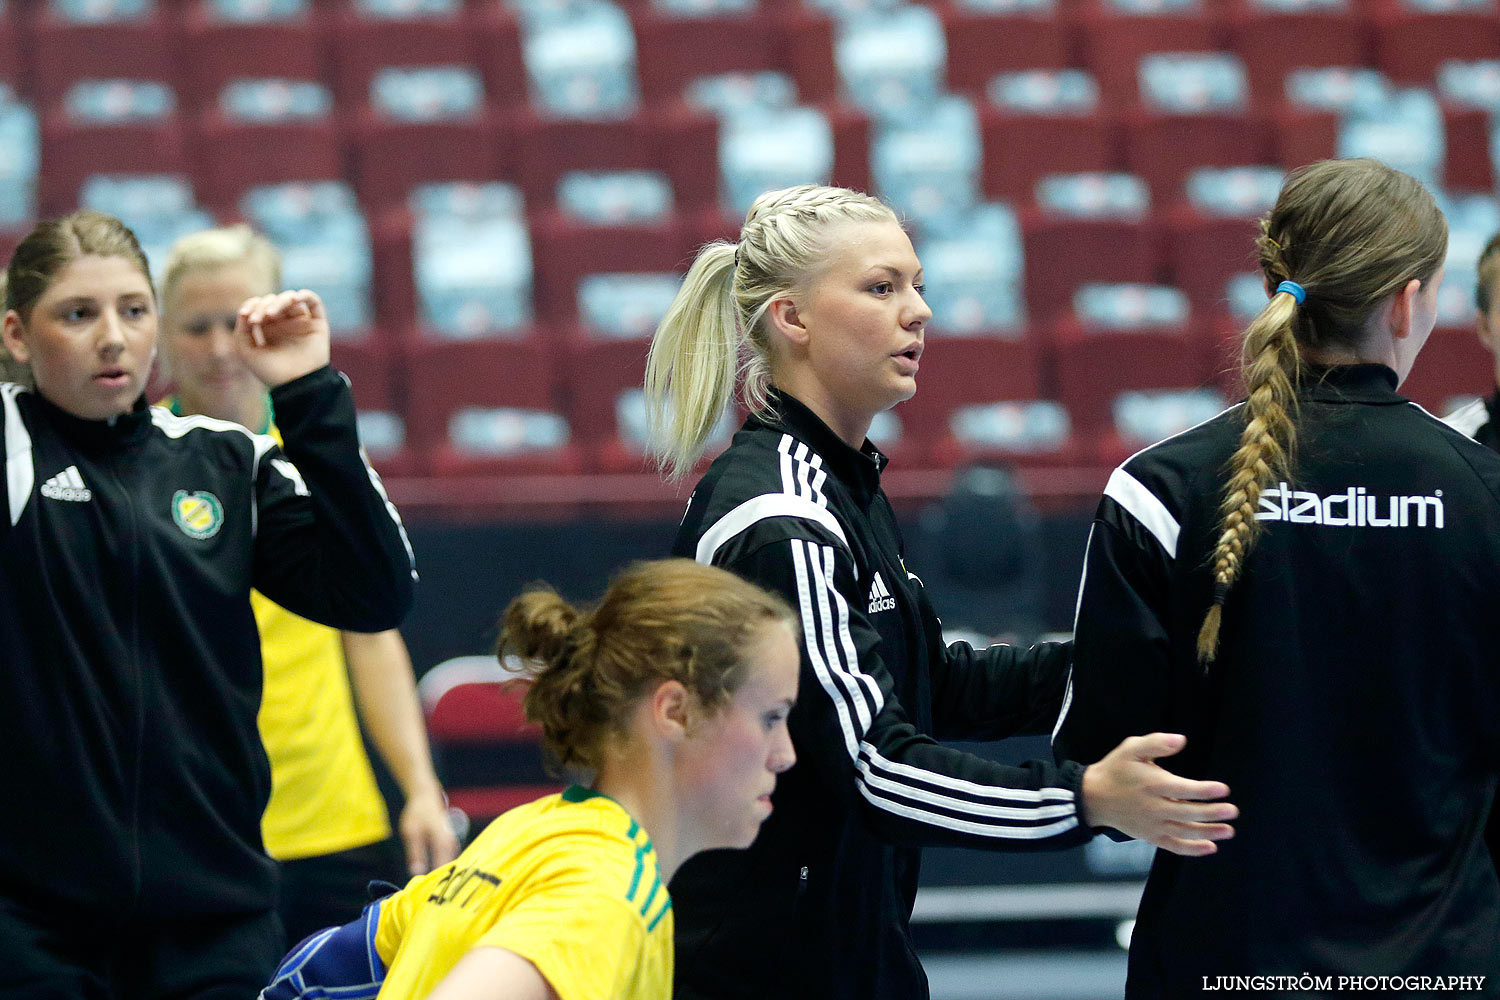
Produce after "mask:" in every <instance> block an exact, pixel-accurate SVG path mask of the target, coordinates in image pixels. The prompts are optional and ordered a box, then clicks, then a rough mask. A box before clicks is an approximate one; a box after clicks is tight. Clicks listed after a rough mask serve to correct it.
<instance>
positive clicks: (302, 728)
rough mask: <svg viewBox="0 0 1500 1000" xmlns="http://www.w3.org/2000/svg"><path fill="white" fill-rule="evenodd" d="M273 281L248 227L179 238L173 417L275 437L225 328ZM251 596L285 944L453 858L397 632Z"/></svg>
mask: <svg viewBox="0 0 1500 1000" xmlns="http://www.w3.org/2000/svg"><path fill="white" fill-rule="evenodd" d="M280 287H281V258H280V254H278V253H277V251H276V248H275V247H273V246H272V245H271V244H270V242H269V241H268V240H266V239H265V238H264V237H262V236H258V235H256V234H255V233H253V232H252V231H251V230H250V228H249V227H247V226H233V227H230V228H226V229H212V230H207V231H204V232H200V233H194V234H192V235H190V236H185V237H183V238H182V239H181V240H178V241H177V243H176V244H175V245H174V246H173V248H172V251H171V254H170V256H169V257H168V260H167V265H166V269H165V272H164V275H163V278H162V289H161V302H162V329H163V331H164V333H165V336H164V337H163V338H162V341H161V343H162V347H163V350H164V352H165V359H166V362H167V367H168V371H169V373H170V374H171V376H172V378H173V380H174V381H175V383H176V386H177V391H176V394H175V395H174V396H172V397H171V398H169V399H167V400H165V401H164V405H166V406H168V407H169V408H170V409H171V410H172V412H173V413H176V414H178V415H179V416H186V415H190V414H203V415H206V416H210V417H217V418H219V419H222V420H230V421H233V422H234V423H237V424H240V425H242V426H244V427H247V428H249V429H250V430H252V431H255V432H256V433H262V434H270V435H272V436H276V434H277V431H276V426H275V421H274V414H273V413H272V412H271V397H270V395H269V394H268V393H267V392H266V388H265V386H263V385H262V384H261V383H260V381H259V380H257V379H256V377H255V376H254V374H252V373H251V371H250V369H249V368H248V367H246V366H245V364H244V363H243V362H242V361H241V360H240V359H239V356H238V354H237V353H236V351H235V349H234V344H233V337H232V334H233V330H234V317H235V312H236V310H238V309H239V306H240V303H242V302H244V301H245V300H246V299H247V298H250V297H251V296H255V295H263V294H265V293H266V292H267V291H270V290H272V289H277V288H280ZM278 441H279V438H278ZM251 603H252V605H253V606H254V610H255V620H256V624H257V626H258V629H259V632H260V638H261V655H262V659H263V660H264V664H265V690H264V695H263V697H262V700H261V707H260V714H259V718H258V723H259V726H260V731H261V737H262V739H263V740H264V742H265V747H266V753H267V755H268V756H269V757H270V760H271V801H270V804H269V805H268V806H267V808H266V812H265V815H264V817H263V818H262V822H261V834H262V836H263V837H264V839H265V846H266V851H267V852H268V853H269V854H270V855H271V856H272V857H274V858H275V859H276V860H277V861H278V862H280V869H281V895H280V905H279V911H280V914H281V920H282V923H283V925H284V926H285V929H286V933H287V940H288V941H298V940H301V939H302V938H303V937H305V936H306V935H308V934H309V933H311V932H312V931H314V930H316V929H318V928H319V927H325V926H327V925H328V924H330V923H335V922H337V921H340V920H342V919H344V917H345V916H346V915H347V914H348V913H349V912H350V911H351V910H353V909H357V908H358V907H359V906H361V905H363V903H364V902H365V900H366V899H368V896H367V895H366V889H365V887H366V885H367V884H368V883H369V882H370V881H372V880H377V879H380V880H393V881H396V882H400V881H403V880H404V879H405V878H406V877H407V876H409V875H419V874H422V873H424V872H427V871H429V870H431V869H432V868H433V867H435V866H437V865H441V864H444V863H446V862H448V861H451V860H452V859H453V857H454V856H455V855H456V854H457V853H458V841H457V839H456V838H455V837H454V835H453V831H452V829H451V828H450V827H449V824H448V820H447V810H446V807H445V803H444V800H443V792H442V788H441V787H440V786H439V784H438V780H437V776H436V775H435V774H434V773H433V768H432V760H431V756H430V754H429V752H428V748H427V735H426V732H425V730H424V728H423V725H422V714H421V709H420V707H419V705H418V703H417V697H416V688H415V686H414V683H413V680H412V668H411V660H410V658H409V656H408V655H407V652H406V646H405V644H404V643H403V642H402V641H401V636H400V634H399V633H398V632H396V631H394V630H392V631H389V632H379V633H374V634H363V633H356V632H338V631H336V630H334V629H331V628H328V627H326V626H323V625H319V624H317V623H315V622H310V621H308V620H307V619H305V618H301V617H299V616H297V615H295V614H293V613H292V612H290V611H287V610H286V609H285V608H282V607H280V606H278V605H276V604H275V603H273V602H272V601H270V600H268V599H267V598H266V597H264V596H262V595H261V594H260V593H259V592H252V593H251ZM346 666H347V670H346ZM351 681H352V689H353V690H352V697H351ZM355 701H357V702H358V704H359V710H360V714H361V715H362V716H363V718H364V721H365V724H366V726H367V727H368V729H369V731H370V736H371V738H372V740H373V742H374V743H375V746H376V748H377V749H378V750H379V751H380V754H381V757H382V758H383V759H384V761H385V763H386V765H387V766H388V767H389V768H390V770H391V773H392V775H393V776H394V777H395V779H396V782H397V784H398V785H400V787H401V791H402V793H403V795H404V796H405V807H404V808H403V809H402V812H401V819H400V824H399V826H400V833H401V841H402V844H404V847H405V855H406V860H405V864H403V863H402V857H401V855H402V845H398V844H397V843H396V842H395V841H394V840H393V839H392V836H391V825H390V820H389V818H388V817H387V815H386V808H385V802H384V801H383V800H382V798H381V796H380V792H379V790H378V788H377V786H376V782H375V775H374V773H373V772H372V770H371V768H370V761H369V759H368V758H367V757H366V755H365V750H364V744H363V741H362V740H361V738H360V732H359V723H358V722H357V721H356V718H355V713H354V702H355Z"/></svg>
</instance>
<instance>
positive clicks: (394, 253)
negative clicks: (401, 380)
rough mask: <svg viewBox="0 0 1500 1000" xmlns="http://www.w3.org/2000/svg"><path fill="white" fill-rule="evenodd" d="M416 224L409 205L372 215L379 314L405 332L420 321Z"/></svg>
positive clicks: (375, 280) (371, 226)
mask: <svg viewBox="0 0 1500 1000" xmlns="http://www.w3.org/2000/svg"><path fill="white" fill-rule="evenodd" d="M412 225H413V220H412V215H411V210H410V209H408V208H407V207H406V206H405V205H392V206H390V207H388V208H386V210H385V211H383V212H381V213H379V214H378V215H372V216H370V249H371V252H372V255H373V256H374V268H373V269H374V293H375V311H376V314H377V315H379V316H380V318H381V321H382V322H383V323H385V324H387V325H389V326H392V327H395V328H398V329H403V330H404V329H410V328H411V327H412V326H414V325H415V324H416V322H417V286H416V276H415V273H414V272H413V270H412Z"/></svg>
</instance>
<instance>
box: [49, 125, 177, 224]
mask: <svg viewBox="0 0 1500 1000" xmlns="http://www.w3.org/2000/svg"><path fill="white" fill-rule="evenodd" d="M100 150H108V156H107V157H103V158H101V155H100ZM192 163H193V159H192V156H191V155H190V152H189V147H188V138H187V134H186V131H185V130H184V128H183V127H182V125H181V124H180V122H179V120H177V119H176V118H173V119H168V120H166V121H161V122H149V123H139V124H121V125H94V124H86V125H83V124H76V123H74V122H73V121H71V120H70V119H69V118H68V116H67V114H66V113H65V112H64V111H63V110H62V109H61V108H60V107H56V108H54V109H53V110H52V111H51V113H49V114H47V115H46V117H45V118H44V119H43V124H42V168H41V173H40V175H39V176H38V177H37V197H38V199H39V201H40V202H41V209H42V213H43V214H45V215H61V214H65V213H67V212H71V211H72V210H73V209H74V208H75V207H76V206H77V204H78V189H79V187H80V186H81V185H82V184H83V182H84V180H85V179H87V178H88V177H89V176H90V175H91V174H96V173H104V172H107V173H115V174H190V173H191V172H192Z"/></svg>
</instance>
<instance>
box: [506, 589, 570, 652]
mask: <svg viewBox="0 0 1500 1000" xmlns="http://www.w3.org/2000/svg"><path fill="white" fill-rule="evenodd" d="M581 617H582V616H581V615H580V614H579V612H578V609H577V608H575V607H573V606H572V605H571V604H569V603H568V602H567V601H565V600H563V599H562V598H561V597H559V596H558V595H557V594H556V592H554V591H551V590H534V591H531V592H530V593H526V594H522V595H521V596H520V597H518V598H516V599H515V600H514V601H512V602H511V605H510V607H509V608H508V609H506V612H505V619H504V621H503V622H502V623H501V625H502V633H503V634H504V636H505V638H506V640H507V642H506V646H507V649H505V650H503V651H502V652H513V653H515V654H517V655H518V656H520V657H521V658H522V659H523V660H532V661H535V662H539V663H542V664H544V665H547V666H556V665H560V664H561V662H562V661H563V660H564V659H566V658H567V657H568V655H569V653H570V651H571V649H572V647H573V646H574V645H575V643H576V641H577V633H578V631H579V630H580V629H581V628H586V627H587V626H586V624H582V623H581V622H580V619H581Z"/></svg>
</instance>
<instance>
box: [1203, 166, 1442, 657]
mask: <svg viewBox="0 0 1500 1000" xmlns="http://www.w3.org/2000/svg"><path fill="white" fill-rule="evenodd" d="M1256 248H1257V250H1258V251H1259V254H1260V267H1261V270H1262V272H1264V274H1265V277H1266V283H1267V288H1275V287H1276V286H1278V285H1279V284H1280V283H1281V282H1283V281H1293V282H1296V283H1297V284H1299V285H1301V286H1302V288H1303V289H1304V290H1305V291H1306V293H1307V299H1306V301H1305V302H1303V303H1301V304H1299V303H1298V302H1297V299H1296V298H1295V297H1294V296H1293V295H1292V294H1291V293H1290V292H1276V293H1274V294H1272V296H1271V300H1270V301H1269V302H1267V303H1266V307H1265V308H1264V309H1263V310H1261V313H1260V315H1259V316H1257V317H1255V319H1254V320H1252V321H1251V323H1250V326H1249V327H1248V328H1247V329H1246V330H1245V333H1244V336H1243V339H1242V349H1241V373H1242V374H1243V376H1244V380H1245V392H1246V397H1245V429H1244V431H1242V432H1241V434H1240V447H1239V450H1237V451H1236V452H1235V453H1234V455H1233V456H1232V457H1231V458H1230V460H1229V482H1228V483H1227V485H1226V486H1225V488H1224V500H1223V503H1222V504H1221V506H1220V518H1221V519H1220V523H1219V535H1218V541H1217V543H1216V544H1215V546H1214V552H1213V556H1212V566H1213V580H1214V591H1213V603H1212V604H1211V605H1210V606H1209V609H1208V612H1207V614H1206V615H1205V616H1204V619H1203V625H1202V627H1201V628H1200V629H1199V631H1198V659H1199V661H1200V662H1201V663H1203V664H1204V666H1205V668H1206V667H1207V665H1208V664H1209V663H1211V662H1212V661H1213V659H1214V657H1215V656H1216V655H1217V653H1218V648H1219V626H1220V624H1221V622H1222V619H1223V613H1224V603H1225V600H1226V599H1227V598H1228V596H1229V592H1230V589H1231V588H1232V587H1233V586H1234V584H1235V582H1236V581H1237V580H1238V579H1239V578H1240V576H1241V574H1242V573H1243V572H1244V567H1245V559H1246V558H1247V557H1248V556H1249V554H1250V550H1251V549H1252V548H1253V547H1254V545H1255V542H1256V539H1257V538H1259V537H1260V532H1261V530H1262V529H1261V526H1260V522H1258V521H1257V520H1256V519H1255V510H1256V506H1257V505H1258V503H1259V502H1260V495H1261V492H1262V491H1263V490H1264V489H1265V488H1266V487H1267V486H1268V485H1269V484H1270V483H1272V482H1273V481H1274V480H1275V479H1276V478H1278V477H1287V478H1289V477H1290V475H1291V470H1292V467H1293V465H1294V457H1295V455H1294V452H1295V448H1296V441H1297V430H1296V424H1295V420H1294V418H1295V415H1296V411H1297V398H1296V386H1297V384H1298V382H1299V381H1300V379H1301V377H1302V371H1303V368H1302V352H1303V351H1304V350H1315V351H1322V350H1328V349H1342V350H1346V351H1355V352H1357V351H1358V350H1359V348H1360V347H1361V345H1362V342H1363V341H1364V338H1365V325H1366V323H1367V321H1368V320H1369V318H1370V314H1371V313H1372V312H1374V310H1375V307H1376V306H1377V305H1378V304H1379V303H1380V302H1381V301H1382V300H1383V299H1385V298H1387V297H1388V296H1390V295H1393V294H1395V293H1396V292H1397V291H1399V290H1400V289H1401V288H1402V287H1403V286H1405V285H1406V283H1407V282H1408V281H1410V280H1411V279H1412V278H1417V279H1419V280H1421V281H1423V282H1425V281H1427V280H1428V279H1429V278H1431V277H1432V276H1433V274H1435V273H1436V272H1437V269H1438V268H1439V267H1440V266H1441V265H1442V263H1443V258H1444V256H1445V254H1446V253H1447V248H1448V223H1447V221H1446V220H1444V218H1443V213H1442V212H1441V211H1439V210H1438V207H1437V203H1436V202H1434V201H1433V199H1432V195H1431V194H1429V193H1428V192H1427V190H1426V189H1425V188H1424V187H1422V185H1421V184H1419V183H1418V182H1417V181H1416V180H1414V179H1413V178H1411V177H1409V176H1407V175H1406V174H1403V173H1401V172H1400V171H1398V170H1393V169H1391V168H1390V167H1388V166H1386V165H1385V164H1383V163H1380V162H1378V161H1376V160H1323V161H1321V162H1318V163H1314V164H1312V165H1310V166H1307V167H1303V168H1301V169H1299V170H1296V171H1294V172H1293V173H1292V175H1291V176H1290V177H1289V178H1288V179H1287V182H1286V184H1285V185H1283V186H1282V189H1281V195H1280V197H1278V198H1277V200H1276V205H1275V207H1273V208H1272V209H1271V211H1270V213H1269V214H1268V215H1267V216H1266V217H1265V218H1264V219H1262V220H1261V224H1260V237H1259V238H1258V239H1257V240H1256Z"/></svg>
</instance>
